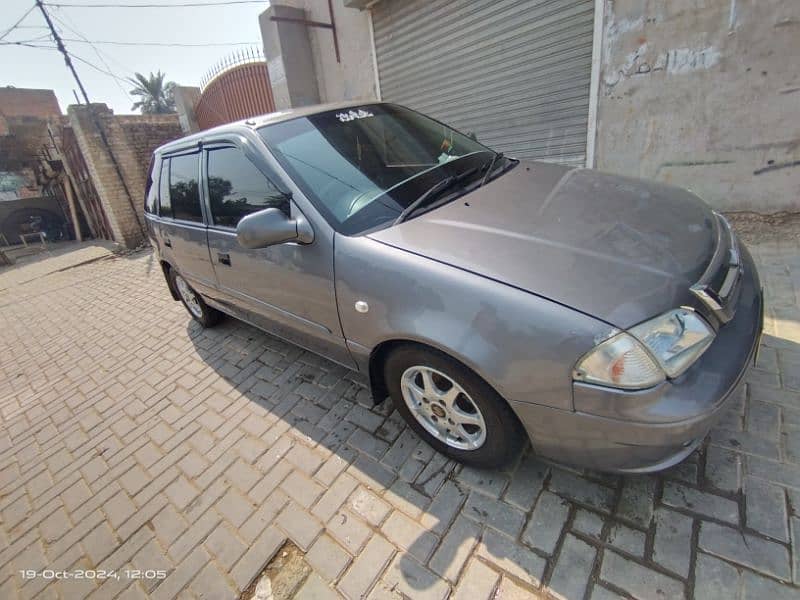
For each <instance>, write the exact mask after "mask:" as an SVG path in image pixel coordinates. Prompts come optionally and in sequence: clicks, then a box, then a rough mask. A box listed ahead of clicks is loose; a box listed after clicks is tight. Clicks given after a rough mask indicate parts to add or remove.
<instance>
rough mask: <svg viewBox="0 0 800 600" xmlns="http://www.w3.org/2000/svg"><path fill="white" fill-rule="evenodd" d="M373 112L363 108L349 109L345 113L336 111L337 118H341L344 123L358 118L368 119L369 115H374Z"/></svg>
mask: <svg viewBox="0 0 800 600" xmlns="http://www.w3.org/2000/svg"><path fill="white" fill-rule="evenodd" d="M374 116H375V115H373V114H372V113H371V112H369V111H368V110H364V109H363V108H359V109H358V110H349V111H347V112H343V113H336V118H337V119H339V120H340V121H341V122H342V123H347V122H348V121H354V120H356V119H366V118H367V117H374Z"/></svg>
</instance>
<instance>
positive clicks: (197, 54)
mask: <svg viewBox="0 0 800 600" xmlns="http://www.w3.org/2000/svg"><path fill="white" fill-rule="evenodd" d="M50 1H51V2H53V3H59V2H63V3H64V4H68V3H74V4H137V3H138V4H176V3H179V2H187V1H196V2H205V1H211V0H50ZM32 5H33V0H0V36H2V34H3V33H4V32H5V31H6V30H7V29H8V28H9V27H11V26H12V25H13V24H14V23H15V22H16V21H17V20H18V19H19V18H20V17H21V16H22V15H23V14H24V13H25V11H26V10H28V8H30V7H31V6H32ZM267 6H269V3H268V2H267V1H266V0H265V1H264V2H259V3H257V4H238V5H229V6H210V7H190V8H189V7H183V8H177V7H172V8H135V9H130V8H96V7H95V8H77V7H63V8H57V7H47V10H48V12H50V14H51V18H52V19H53V23H54V25H55V26H56V27H57V28H58V29H60V30H61V31H60V33H61V35H62V37H64V38H65V40H66V39H78V40H80V39H81V38H85V39H88V40H91V41H92V42H96V41H116V42H136V43H137V44H139V43H141V42H167V43H185V44H198V43H229V42H241V43H243V44H244V45H237V46H209V47H158V46H142V45H139V46H119V45H110V44H94V48H93V47H92V45H89V44H87V43H83V42H71V41H65V42H64V44H65V46H66V48H67V50H68V51H69V52H70V53H71V54H74V55H76V56H78V57H80V58H83V59H84V60H86V61H88V62H90V63H92V65H94V66H96V67H98V68H99V69H102V70H103V71H110V72H111V73H113V74H114V75H116V76H117V77H119V78H121V79H123V80H124V79H125V78H127V77H131V76H133V73H134V72H140V73H143V74H145V75H147V74H149V73H150V72H151V71H152V72H156V71H158V70H159V69H160V70H161V71H163V72H164V73H166V79H167V80H168V81H174V82H176V83H178V84H181V85H199V84H200V79H201V78H202V77H203V75H204V74H205V73H206V72H207V71H208V70H209V69H210V68H211V67H213V66H214V64H215V63H217V62H218V61H219V60H220V59H222V58H223V57H225V56H226V55H230V54H231V53H232V52H234V51H236V50H239V49H243V48H247V47H248V46H249V47H257V48H260V47H261V33H260V29H259V26H258V15H259V14H260V13H261V12H263V11H264V10H265V9H266V8H267ZM59 20H60V21H63V24H62V23H61V22H59ZM21 25H22V27H20V28H18V29H16V30H14V31H13V32H11V33H9V34H8V35H7V36H6V37H5V38H4V39H3V40H2V41H0V86H8V85H12V86H14V87H18V88H44V89H53V90H55V93H56V97H57V98H58V102H59V105H60V106H61V111H62V112H63V113H65V114H66V110H67V106H68V105H70V104H75V97H74V95H73V90H75V91H76V92H78V93H80V92H79V90H78V88H77V85H76V83H75V80H74V79H73V78H72V75H71V73H70V72H69V70H68V69H67V67H66V65H65V64H64V59H63V57H62V55H61V54H60V53H59V52H58V51H57V50H55V49H44V48H29V47H25V46H16V45H6V44H5V42H9V41H27V40H32V39H35V38H39V37H41V36H47V34H48V29H47V28H46V23H45V21H44V17H43V16H42V14H41V12H40V11H39V9H38V8H36V9H35V10H34V11H32V12H31V13H30V14H29V15H28V16H27V17H26V18H25V20H24V21H22V23H21ZM70 28H71V29H72V30H70ZM31 43H32V44H36V45H47V46H54V44H53V42H52V41H48V39H47V37H44V39H42V40H39V41H33V42H31ZM98 52H99V56H98ZM73 63H74V65H75V69H76V70H77V72H78V75H79V77H80V78H81V80H82V81H83V85H84V87H85V88H86V91H87V93H88V95H89V99H90V100H91V101H92V102H104V103H106V104H107V105H108V106H109V107H111V108H112V109H113V110H114V113H115V114H131V113H134V112H136V111H133V110H132V109H131V106H132V104H133V102H134V101H135V98H132V97H131V96H129V95H128V94H127V92H129V91H130V89H131V88H132V87H133V86H132V85H131V84H130V83H128V82H126V81H119V80H118V79H115V78H114V77H112V76H110V75H107V74H105V73H101V72H99V71H98V70H96V69H94V68H93V67H91V66H89V65H87V64H86V63H84V62H81V61H79V60H73Z"/></svg>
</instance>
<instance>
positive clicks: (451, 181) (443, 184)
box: [392, 167, 478, 225]
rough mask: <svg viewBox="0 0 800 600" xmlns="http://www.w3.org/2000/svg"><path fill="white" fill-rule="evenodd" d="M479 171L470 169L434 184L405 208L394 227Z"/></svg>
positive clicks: (395, 221)
mask: <svg viewBox="0 0 800 600" xmlns="http://www.w3.org/2000/svg"><path fill="white" fill-rule="evenodd" d="M477 170H478V169H477V167H475V168H472V169H468V170H466V171H464V172H463V173H460V174H458V175H451V176H450V177H445V178H444V179H442V180H441V181H439V182H438V183H436V184H434V185H433V187H431V188H430V189H429V190H427V191H426V192H425V193H424V194H422V195H421V196H420V197H419V198H417V199H416V200H414V201H413V202H412V203H411V204H409V205H408V206H407V207H406V208H404V209H403V212H401V213H400V214H399V215H398V216H397V218H396V219H395V220H394V222H393V223H392V225H399V224H400V223H402V222H403V221H405V220H406V219H407V218H408V217H409V216H410V215H411V213H413V212H414V211H415V210H417V209H418V208H419V207H420V206H422V205H423V204H424V203H425V202H427V201H428V200H431V199H432V198H434V197H435V196H437V195H438V194H440V193H441V192H443V191H444V190H446V189H447V188H450V187H452V186H453V185H455V184H456V183H458V182H460V181H462V180H464V179H466V178H467V177H470V176H471V175H474V174H475V173H476V172H477Z"/></svg>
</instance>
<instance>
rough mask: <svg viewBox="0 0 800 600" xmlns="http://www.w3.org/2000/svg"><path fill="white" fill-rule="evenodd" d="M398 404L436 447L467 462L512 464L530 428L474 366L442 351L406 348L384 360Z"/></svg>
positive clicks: (485, 465) (491, 465) (475, 464)
mask: <svg viewBox="0 0 800 600" xmlns="http://www.w3.org/2000/svg"><path fill="white" fill-rule="evenodd" d="M384 377H385V381H386V385H387V388H388V390H389V394H390V395H391V397H392V401H393V402H394V406H395V408H397V410H398V412H399V413H400V414H401V415H403V418H404V419H405V420H406V422H407V423H408V424H409V426H410V427H411V428H412V429H413V430H414V431H415V432H416V433H417V434H418V435H419V436H420V437H422V439H424V440H425V441H426V442H427V443H428V444H430V445H431V446H432V447H433V448H434V449H436V450H437V451H439V452H441V453H442V454H445V455H446V456H449V457H450V458H453V459H454V460H457V461H459V462H461V463H464V464H467V465H470V466H473V467H478V468H483V469H489V468H497V467H502V466H504V465H507V464H508V463H510V462H511V461H512V460H513V459H514V458H515V457H516V456H517V454H518V453H519V452H520V451H521V449H522V446H523V444H524V443H525V439H526V436H525V431H524V429H523V427H522V425H521V423H520V422H519V419H518V418H517V416H516V415H515V414H514V412H513V411H512V410H511V408H510V407H509V406H508V403H506V401H505V400H503V398H502V397H501V396H500V395H499V394H498V393H497V392H496V391H495V390H494V389H492V387H491V386H490V385H489V384H487V383H486V382H485V381H484V380H483V379H481V378H480V377H479V376H478V375H477V374H475V373H474V372H473V371H472V370H470V369H468V368H467V367H465V366H464V365H463V364H461V363H460V362H458V361H457V360H455V359H453V358H451V357H450V356H447V355H446V354H443V353H441V352H438V351H436V350H433V349H430V348H427V347H423V346H417V345H405V346H400V347H398V348H397V349H395V350H394V351H393V352H391V353H390V354H389V356H388V358H387V359H386V362H385V364H384Z"/></svg>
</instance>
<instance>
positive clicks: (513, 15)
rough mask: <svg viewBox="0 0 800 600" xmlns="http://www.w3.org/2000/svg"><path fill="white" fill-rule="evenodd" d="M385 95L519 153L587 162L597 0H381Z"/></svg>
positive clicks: (377, 23)
mask: <svg viewBox="0 0 800 600" xmlns="http://www.w3.org/2000/svg"><path fill="white" fill-rule="evenodd" d="M372 19H373V29H374V35H375V52H376V59H377V64H378V75H379V77H380V86H381V96H382V98H383V99H384V100H387V101H392V102H397V103H399V104H404V105H407V106H409V107H410V108H414V109H417V110H419V111H420V112H423V113H426V114H428V115H430V116H432V117H435V118H437V119H440V120H442V121H444V122H446V123H449V124H451V125H453V126H454V127H456V128H457V129H460V130H461V131H465V132H466V131H474V132H475V133H476V134H477V136H478V139H479V140H480V141H481V142H483V143H485V144H487V145H489V146H491V147H493V148H496V149H498V150H502V151H504V152H506V153H508V154H510V155H512V156H517V157H519V158H535V159H540V160H548V161H553V162H560V163H567V164H573V165H583V164H584V161H585V157H586V130H587V119H588V114H589V88H590V81H591V66H592V29H593V22H594V1H593V0H453V1H444V0H436V1H429V0H409V1H405V0H382V1H381V2H378V3H377V4H376V5H374V6H373V7H372Z"/></svg>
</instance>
